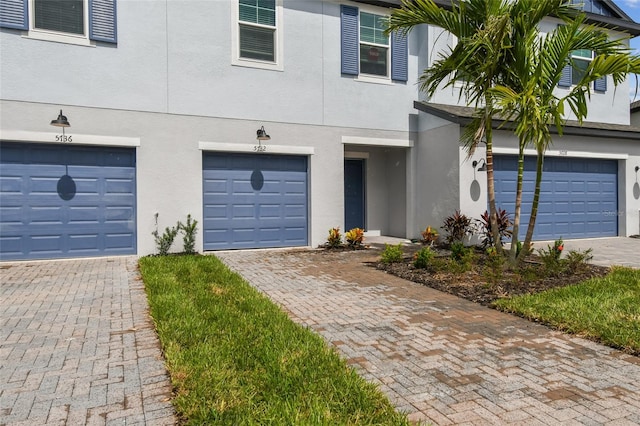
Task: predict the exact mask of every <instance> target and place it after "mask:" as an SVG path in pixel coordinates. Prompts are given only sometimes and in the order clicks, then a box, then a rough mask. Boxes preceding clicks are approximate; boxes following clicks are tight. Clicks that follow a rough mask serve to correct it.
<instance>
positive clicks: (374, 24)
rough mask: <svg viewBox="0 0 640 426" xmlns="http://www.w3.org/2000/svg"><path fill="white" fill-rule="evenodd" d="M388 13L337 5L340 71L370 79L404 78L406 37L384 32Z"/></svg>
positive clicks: (397, 79) (406, 51)
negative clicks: (338, 13)
mask: <svg viewBox="0 0 640 426" xmlns="http://www.w3.org/2000/svg"><path fill="white" fill-rule="evenodd" d="M387 18H388V17H387V16H385V15H382V14H376V13H373V12H370V11H368V10H362V11H360V10H359V9H358V8H357V7H355V6H347V5H342V6H341V7H340V30H341V37H340V41H341V59H342V66H341V71H342V74H347V75H354V76H358V77H359V78H360V77H364V78H365V79H366V78H370V79H369V81H382V82H384V81H389V82H390V80H395V81H407V80H408V67H407V58H408V49H407V38H406V37H405V36H402V35H400V34H398V33H393V34H392V35H391V37H387V36H385V35H384V28H385V21H386V19H387Z"/></svg>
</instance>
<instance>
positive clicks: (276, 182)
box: [0, 0, 640, 260]
mask: <svg viewBox="0 0 640 426" xmlns="http://www.w3.org/2000/svg"><path fill="white" fill-rule="evenodd" d="M442 3H443V4H446V3H447V2H446V1H443V2H442ZM398 5H399V2H398V1H395V0H393V1H391V0H389V1H379V0H361V1H351V0H349V1H347V0H345V1H337V0H335V1H334V0H220V1H206V0H172V1H148V2H141V1H133V0H69V1H64V2H51V1H48V0H0V27H1V32H0V61H1V62H0V64H1V67H0V140H1V145H0V147H1V148H0V149H1V151H0V179H1V187H0V258H1V259H2V260H15V259H38V258H59V257H78V256H105V255H120V254H137V255H147V254H152V253H154V252H155V250H156V246H155V242H154V239H153V237H152V234H151V233H152V232H153V231H154V230H156V229H159V231H160V233H162V231H163V229H164V228H165V226H172V225H174V224H175V223H176V221H178V220H182V221H184V220H185V218H186V216H187V215H188V214H191V215H192V216H193V217H194V218H195V219H197V220H198V222H199V232H198V234H197V242H196V248H197V249H198V251H210V250H226V249H246V248H265V247H295V246H317V245H319V244H322V243H323V242H324V241H325V240H326V237H327V231H328V230H329V229H330V228H333V227H336V226H340V227H341V229H342V230H348V229H350V228H353V227H361V228H364V229H365V230H366V231H367V233H368V235H389V236H397V237H405V238H413V237H417V236H419V233H420V230H422V229H424V228H425V227H426V226H427V225H431V226H439V225H440V224H441V223H442V220H443V218H444V217H446V216H448V215H450V214H451V213H453V211H454V210H456V209H460V210H461V211H462V212H463V213H465V214H467V215H469V216H472V217H479V216H480V214H482V213H483V212H484V211H485V209H486V206H487V198H486V173H485V171H484V169H483V161H484V151H483V149H482V148H481V149H478V150H477V151H476V152H475V153H474V154H473V156H471V157H468V156H467V153H466V152H465V151H464V149H463V148H462V147H460V144H459V139H460V134H461V131H462V128H463V126H464V125H465V124H466V123H468V121H469V119H470V114H471V111H470V109H469V108H468V107H466V106H465V105H461V104H460V99H459V96H458V94H457V93H455V88H453V89H443V90H442V91H441V92H439V93H437V94H436V95H435V96H433V97H432V98H431V99H426V98H425V97H424V95H423V94H421V93H420V91H419V90H418V86H417V84H416V82H417V80H418V77H419V75H420V73H421V71H422V70H424V69H425V68H426V67H428V66H429V65H430V63H431V62H432V61H433V60H434V59H435V58H436V57H437V55H438V53H439V52H442V51H444V50H446V49H448V48H450V47H451V46H452V45H453V43H455V40H454V39H453V37H451V36H450V35H448V34H446V33H443V32H442V30H440V29H439V28H436V27H430V26H426V25H424V26H421V27H418V28H416V29H415V30H414V31H412V32H411V33H410V34H409V35H408V36H407V37H403V36H399V35H396V34H394V35H392V36H390V37H386V36H385V35H384V34H383V26H384V19H385V17H386V16H387V15H388V14H389V13H390V8H392V7H397V6H398ZM582 7H584V8H585V11H586V12H587V13H588V16H589V19H590V20H592V21H594V22H599V23H602V24H605V25H607V26H608V27H609V28H610V31H611V34H612V37H616V36H620V35H625V36H629V35H630V36H636V35H638V34H640V24H638V23H636V22H634V21H633V20H632V19H630V18H629V17H628V16H627V15H626V14H624V12H623V11H622V10H620V9H619V8H618V7H617V6H616V5H615V3H613V2H611V1H607V0H603V1H596V0H594V1H587V2H584V4H583V6H582ZM559 22H560V21H559V20H557V19H555V18H553V17H549V18H548V20H547V21H546V22H545V26H546V27H545V28H543V31H545V30H546V31H550V30H552V29H553V28H555V27H556V26H557V25H558V24H559ZM576 60H584V61H588V60H590V58H588V57H580V58H576ZM568 78H569V79H568V80H567V81H563V84H562V85H561V86H562V87H558V90H559V91H562V90H566V87H567V86H570V85H571V79H570V76H569V77H568ZM628 91H629V90H628V85H625V84H623V85H622V86H619V87H618V88H617V89H616V90H614V88H613V84H612V82H611V81H606V80H605V81H601V82H598V83H597V84H596V87H594V92H593V94H592V97H591V101H590V105H589V108H590V113H589V118H588V120H587V122H585V123H584V124H583V125H582V126H579V125H577V123H573V122H571V121H569V123H568V126H567V128H566V129H565V134H564V136H563V137H558V138H557V140H554V144H553V146H552V147H551V149H550V151H549V152H548V160H547V167H548V169H547V170H546V172H545V188H544V191H543V192H544V193H543V201H542V202H541V206H540V208H541V212H540V214H539V217H538V227H537V234H536V238H538V239H551V238H556V237H560V236H562V237H563V238H567V239H568V238H587V237H598V236H616V235H621V236H627V235H632V234H637V233H639V232H640V229H639V226H640V223H639V222H640V219H639V213H638V212H639V211H640V199H639V198H640V193H636V192H635V191H634V184H636V185H637V176H638V173H637V171H636V170H635V168H636V166H638V165H640V143H639V140H640V129H639V128H638V127H635V126H632V125H631V121H630V112H629V101H628V99H627V97H626V93H628ZM569 118H570V117H569ZM494 144H495V146H496V147H495V152H496V155H497V158H496V187H497V188H498V194H497V196H498V199H499V202H500V203H501V205H503V206H505V207H506V208H508V206H509V203H510V202H512V201H511V200H512V198H513V194H512V193H513V189H512V181H513V179H514V178H515V175H514V174H513V173H512V168H513V167H514V154H515V153H516V152H517V150H516V148H517V141H516V139H515V137H514V136H513V135H512V134H511V133H509V132H508V131H506V130H497V131H496V135H495V142H494ZM532 158H533V157H532ZM530 173H531V172H529V171H528V172H527V179H528V180H531V178H532V175H531V174H530ZM527 185H528V184H527ZM513 188H514V186H513ZM525 209H526V204H525ZM175 248H176V250H180V241H179V240H178V241H177V242H176V246H175Z"/></svg>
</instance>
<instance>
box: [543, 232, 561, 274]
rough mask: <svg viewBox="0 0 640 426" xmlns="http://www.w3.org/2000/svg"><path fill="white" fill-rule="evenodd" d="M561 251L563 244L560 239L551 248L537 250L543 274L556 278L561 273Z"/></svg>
mask: <svg viewBox="0 0 640 426" xmlns="http://www.w3.org/2000/svg"><path fill="white" fill-rule="evenodd" d="M562 250H564V242H563V241H562V238H560V239H558V240H556V241H555V242H554V243H553V246H547V248H546V249H540V250H538V255H539V256H540V260H541V261H542V265H543V266H544V270H545V273H546V274H547V275H550V276H557V275H559V274H560V273H562V271H563V269H564V266H565V265H564V263H563V262H561V261H560V256H562Z"/></svg>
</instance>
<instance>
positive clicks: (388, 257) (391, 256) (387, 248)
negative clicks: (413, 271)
mask: <svg viewBox="0 0 640 426" xmlns="http://www.w3.org/2000/svg"><path fill="white" fill-rule="evenodd" d="M380 261H381V262H382V263H398V262H402V244H398V245H391V244H385V245H384V250H383V251H382V254H381V255H380Z"/></svg>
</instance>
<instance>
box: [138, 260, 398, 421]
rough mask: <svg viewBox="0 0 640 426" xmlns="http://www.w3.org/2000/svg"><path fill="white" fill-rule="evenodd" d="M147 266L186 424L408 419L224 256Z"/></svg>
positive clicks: (152, 300) (144, 273)
mask: <svg viewBox="0 0 640 426" xmlns="http://www.w3.org/2000/svg"><path fill="white" fill-rule="evenodd" d="M140 270H141V272H142V277H143V279H144V283H145V286H146V291H147V295H148V299H149V303H150V307H151V315H152V317H153V319H154V321H155V325H156V328H157V331H158V334H159V336H160V341H161V342H162V346H163V350H164V354H165V357H166V361H167V367H168V369H169V372H170V374H171V380H172V382H173V385H174V388H175V392H176V396H175V399H174V405H175V407H176V409H177V411H178V413H179V414H180V415H181V416H182V417H183V419H184V420H186V422H187V423H189V424H239V425H245V424H246V425H251V424H283V425H284V424H288V425H293V424H311V425H325V424H326V425H329V424H330V425H333V424H347V425H348V424H362V425H370V424H371V425H374V424H376V425H377V424H380V425H383V424H384V425H406V424H408V422H407V419H406V417H405V416H404V415H402V414H399V413H397V412H396V411H395V410H394V408H393V407H392V405H391V404H390V403H389V401H388V400H387V398H386V397H385V396H384V395H383V394H382V393H381V392H380V391H379V390H378V389H377V388H376V387H375V386H374V385H372V384H370V383H368V382H366V381H365V380H363V379H362V378H361V377H359V376H358V375H357V374H356V373H355V371H354V370H352V369H351V368H349V367H348V366H347V364H346V362H345V361H344V360H342V359H341V358H340V357H339V356H338V355H337V353H336V352H335V351H334V350H333V349H331V348H329V347H328V346H327V345H326V344H325V342H324V341H323V340H322V338H321V337H319V336H318V335H316V334H314V333H313V332H311V331H309V330H307V329H305V328H303V327H301V326H299V325H296V324H295V323H293V322H292V321H291V320H289V318H288V317H287V315H286V314H284V313H283V312H282V311H281V310H280V309H279V308H278V307H277V306H276V305H274V304H273V303H272V302H270V301H269V300H268V299H267V298H266V297H264V296H262V295H261V294H260V293H259V292H257V291H256V290H255V289H253V288H252V287H251V286H249V285H248V284H247V283H246V282H245V281H244V280H243V279H242V278H241V277H239V276H238V275H237V274H235V273H233V272H231V271H229V269H227V268H226V267H225V266H224V265H223V264H222V263H221V262H220V261H219V260H218V259H217V258H216V257H214V256H168V257H146V258H142V259H140Z"/></svg>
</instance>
